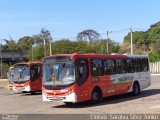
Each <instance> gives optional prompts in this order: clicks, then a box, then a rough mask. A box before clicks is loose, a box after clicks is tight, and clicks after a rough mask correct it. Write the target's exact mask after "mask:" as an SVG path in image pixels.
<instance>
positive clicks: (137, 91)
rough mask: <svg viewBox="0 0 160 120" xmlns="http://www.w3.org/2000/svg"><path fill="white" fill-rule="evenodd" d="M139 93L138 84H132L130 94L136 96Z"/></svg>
mask: <svg viewBox="0 0 160 120" xmlns="http://www.w3.org/2000/svg"><path fill="white" fill-rule="evenodd" d="M139 93H140V86H139V84H138V82H135V83H134V84H133V91H132V94H133V95H138V94H139Z"/></svg>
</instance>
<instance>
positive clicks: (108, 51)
mask: <svg viewBox="0 0 160 120" xmlns="http://www.w3.org/2000/svg"><path fill="white" fill-rule="evenodd" d="M108 34H109V33H108V31H107V44H106V52H107V54H108V53H109V50H108V42H109V38H108Z"/></svg>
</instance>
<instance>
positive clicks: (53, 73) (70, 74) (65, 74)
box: [43, 62, 75, 86]
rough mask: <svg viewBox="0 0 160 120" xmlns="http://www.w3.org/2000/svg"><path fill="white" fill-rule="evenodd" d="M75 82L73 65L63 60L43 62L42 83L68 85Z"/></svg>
mask: <svg viewBox="0 0 160 120" xmlns="http://www.w3.org/2000/svg"><path fill="white" fill-rule="evenodd" d="M74 82H75V72H74V65H73V64H72V63H68V62H67V63H65V62H53V63H45V64H43V85H52V86H58V85H60V86H61V85H69V84H72V83H74Z"/></svg>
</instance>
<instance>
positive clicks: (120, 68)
mask: <svg viewBox="0 0 160 120" xmlns="http://www.w3.org/2000/svg"><path fill="white" fill-rule="evenodd" d="M115 63H116V73H117V74H123V73H125V72H126V70H125V64H124V60H123V59H116V60H115Z"/></svg>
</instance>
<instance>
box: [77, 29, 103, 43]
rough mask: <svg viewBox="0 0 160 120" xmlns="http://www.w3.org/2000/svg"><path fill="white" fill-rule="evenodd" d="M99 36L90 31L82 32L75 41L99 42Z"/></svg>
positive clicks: (95, 32)
mask: <svg viewBox="0 0 160 120" xmlns="http://www.w3.org/2000/svg"><path fill="white" fill-rule="evenodd" d="M99 37H100V34H99V33H98V32H97V31H95V30H92V29H88V30H84V31H82V32H80V33H78V35H77V40H85V41H89V42H92V41H95V40H99Z"/></svg>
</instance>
